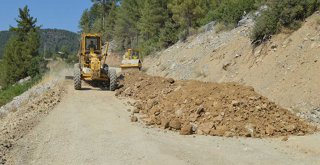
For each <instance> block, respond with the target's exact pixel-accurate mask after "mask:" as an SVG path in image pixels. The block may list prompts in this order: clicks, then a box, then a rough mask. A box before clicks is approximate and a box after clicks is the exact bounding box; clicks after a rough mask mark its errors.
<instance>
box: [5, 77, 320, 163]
mask: <svg viewBox="0 0 320 165" xmlns="http://www.w3.org/2000/svg"><path fill="white" fill-rule="evenodd" d="M66 81H67V82H66V85H67V86H66V94H65V95H64V96H63V98H62V101H61V103H60V104H58V105H57V106H56V107H55V109H54V110H53V111H52V112H51V113H50V114H49V115H48V116H47V117H46V118H44V119H43V120H42V121H41V122H40V123H39V124H38V125H37V126H36V127H35V128H34V129H33V130H32V131H30V132H29V133H28V135H26V136H24V138H22V139H21V140H19V141H18V143H17V145H16V146H15V147H14V149H13V150H12V151H11V153H10V154H9V161H8V163H12V164H21V165H27V164H33V165H43V164H46V165H50V164H52V165H59V164H63V165H64V164H68V165H73V164H74V165H81V164H85V165H86V164H90V165H91V164H94V165H101V164H112V165H115V164H121V165H122V164H148V165H149V164H176V165H179V164H195V165H197V164H219V165H220V164H222V165H223V164H227V165H230V164H237V165H238V164H245V165H250V164H260V165H263V164H266V165H270V164H273V165H277V164H279V165H280V164H281V165H283V164H290V165H295V164H301V165H302V164H308V165H313V164H314V165H319V164H320V157H319V155H320V135H319V134H317V135H311V136H306V137H290V138H289V141H287V142H283V141H281V139H246V138H221V137H211V136H210V137H209V136H181V135H178V134H177V133H174V132H165V131H164V130H158V129H156V128H146V127H145V126H143V125H142V124H139V123H131V122H130V118H129V115H130V114H129V113H128V112H127V109H128V108H130V107H128V106H126V105H125V104H124V102H125V101H121V100H119V99H117V98H116V97H115V96H114V92H109V91H101V90H99V89H89V88H88V89H86V90H82V91H75V90H73V86H72V81H70V80H66Z"/></svg>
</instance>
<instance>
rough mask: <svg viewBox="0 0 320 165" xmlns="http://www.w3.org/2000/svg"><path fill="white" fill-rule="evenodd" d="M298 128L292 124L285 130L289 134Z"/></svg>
mask: <svg viewBox="0 0 320 165" xmlns="http://www.w3.org/2000/svg"><path fill="white" fill-rule="evenodd" d="M296 128H297V126H296V125H294V124H290V125H287V126H286V127H284V129H285V130H286V131H288V132H292V131H294V130H296Z"/></svg>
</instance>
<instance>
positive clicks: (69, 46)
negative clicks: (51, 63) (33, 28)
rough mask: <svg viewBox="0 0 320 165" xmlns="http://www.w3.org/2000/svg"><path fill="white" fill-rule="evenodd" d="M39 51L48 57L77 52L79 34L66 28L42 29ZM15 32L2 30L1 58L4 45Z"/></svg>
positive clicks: (0, 33)
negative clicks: (66, 52) (59, 53)
mask: <svg viewBox="0 0 320 165" xmlns="http://www.w3.org/2000/svg"><path fill="white" fill-rule="evenodd" d="M39 32H40V47H39V52H40V53H41V54H44V56H45V57H46V58H50V57H52V56H54V55H55V54H56V53H57V52H60V51H61V52H62V51H68V52H69V53H73V54H75V53H76V52H77V51H78V48H79V35H78V34H77V33H73V32H70V31H66V30H59V29H40V30H39ZM12 35H13V32H10V31H0V58H1V57H2V55H3V51H4V47H5V46H6V43H7V42H8V41H9V39H10V37H11V36H12Z"/></svg>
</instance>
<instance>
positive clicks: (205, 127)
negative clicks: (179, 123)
mask: <svg viewBox="0 0 320 165" xmlns="http://www.w3.org/2000/svg"><path fill="white" fill-rule="evenodd" d="M213 125H214V124H213V123H211V122H207V123H202V124H200V125H199V127H198V130H197V133H198V134H200V135H202V134H204V135H209V133H210V131H211V129H212V128H213Z"/></svg>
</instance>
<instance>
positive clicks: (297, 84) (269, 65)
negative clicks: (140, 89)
mask: <svg viewBox="0 0 320 165" xmlns="http://www.w3.org/2000/svg"><path fill="white" fill-rule="evenodd" d="M318 18H319V12H318V13H316V14H314V15H313V16H311V17H310V18H308V19H307V20H306V21H305V23H304V24H303V25H302V27H301V28H300V29H299V30H297V31H295V32H293V33H288V34H285V33H282V34H279V35H276V36H274V37H273V38H272V39H271V40H269V41H268V42H266V43H265V44H262V45H261V46H259V47H257V48H253V47H252V45H251V41H250V38H249V37H248V36H249V34H250V32H251V29H252V27H253V24H254V23H253V22H252V21H250V20H249V21H247V23H246V24H244V25H243V26H240V27H238V28H236V29H234V30H232V31H228V32H221V33H216V32H215V31H214V30H213V31H209V32H206V33H202V34H199V35H196V36H193V37H190V38H188V40H187V41H186V42H184V43H182V42H179V43H177V44H175V45H173V46H172V47H170V48H168V49H166V50H164V51H162V52H159V53H157V54H154V55H153V56H151V57H148V58H146V60H145V61H144V66H145V69H146V72H147V73H148V74H150V75H158V76H165V77H173V78H178V79H196V80H201V81H210V82H237V83H240V84H244V85H248V86H253V87H254V88H255V90H256V91H257V92H258V93H260V94H262V95H264V96H266V97H268V98H270V99H271V100H272V101H274V102H276V103H277V104H279V105H281V106H283V107H285V108H289V109H291V110H293V111H312V110H319V109H320V100H319V93H320V88H319V86H318V85H319V82H320V79H319V77H318V76H315V75H316V74H318V73H319V72H320V65H319V51H320V33H319V30H320V24H319V21H317V20H318Z"/></svg>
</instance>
